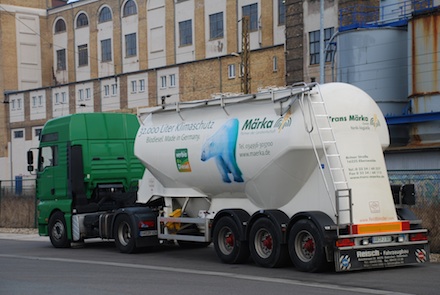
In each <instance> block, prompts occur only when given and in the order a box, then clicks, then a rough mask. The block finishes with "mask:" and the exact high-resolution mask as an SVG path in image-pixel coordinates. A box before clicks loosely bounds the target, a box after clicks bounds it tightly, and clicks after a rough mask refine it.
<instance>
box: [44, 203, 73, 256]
mask: <svg viewBox="0 0 440 295" xmlns="http://www.w3.org/2000/svg"><path fill="white" fill-rule="evenodd" d="M49 238H50V242H51V243H52V245H53V246H54V247H55V248H69V247H70V241H69V239H68V238H67V227H66V219H65V218H64V214H63V213H62V212H60V211H58V212H55V213H54V214H53V215H52V216H51V217H50V220H49Z"/></svg>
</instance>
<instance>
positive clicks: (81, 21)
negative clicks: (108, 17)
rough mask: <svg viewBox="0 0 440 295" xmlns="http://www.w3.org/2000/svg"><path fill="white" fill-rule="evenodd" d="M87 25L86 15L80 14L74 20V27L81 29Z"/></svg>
mask: <svg viewBox="0 0 440 295" xmlns="http://www.w3.org/2000/svg"><path fill="white" fill-rule="evenodd" d="M88 25H89V19H88V18H87V15H86V14H85V13H81V14H80V15H78V18H77V19H76V27H77V28H82V27H87V26H88Z"/></svg>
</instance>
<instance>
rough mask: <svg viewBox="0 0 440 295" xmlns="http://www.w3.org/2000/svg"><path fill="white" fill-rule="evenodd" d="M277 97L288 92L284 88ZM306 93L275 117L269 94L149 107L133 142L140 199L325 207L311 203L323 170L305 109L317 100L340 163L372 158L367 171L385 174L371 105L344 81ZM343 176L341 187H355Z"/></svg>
mask: <svg viewBox="0 0 440 295" xmlns="http://www.w3.org/2000/svg"><path fill="white" fill-rule="evenodd" d="M319 89H320V92H318V90H319ZM283 91H284V92H285V93H287V94H288V93H290V91H291V90H289V89H287V90H283ZM310 94H311V96H310V99H308V98H307V93H306V96H305V98H304V99H303V100H302V105H303V106H302V107H301V103H300V101H301V99H297V98H298V97H297V96H295V97H291V98H288V97H287V98H286V99H285V102H284V103H283V106H287V105H288V104H289V103H291V108H290V110H289V111H287V112H285V113H284V114H282V115H280V114H279V112H277V107H278V106H279V102H276V103H275V102H274V101H273V99H271V98H270V97H271V96H272V94H270V93H262V94H257V95H256V98H253V99H241V100H242V101H240V102H238V101H239V100H240V99H236V100H235V102H230V101H229V99H225V100H224V101H223V102H222V101H219V102H218V103H215V102H213V101H203V102H197V103H192V104H182V105H178V106H176V107H174V108H173V110H168V108H169V107H165V109H161V108H159V109H156V110H155V111H154V112H152V113H150V114H148V116H147V117H146V119H145V120H144V121H143V124H142V125H141V127H140V129H139V131H138V134H137V137H136V142H135V154H136V156H137V157H138V158H139V159H140V160H141V161H142V162H143V163H144V165H145V167H146V168H147V170H148V171H147V174H149V178H148V180H145V179H144V184H143V186H144V190H143V191H142V193H143V194H146V193H148V194H149V195H150V196H154V195H162V196H168V197H173V196H175V197H203V196H205V197H208V198H211V199H215V198H220V199H222V200H223V199H225V200H239V199H248V200H249V201H250V202H251V203H252V204H253V205H254V206H255V208H272V209H273V208H282V207H284V208H287V209H286V210H288V211H289V210H290V211H291V212H292V213H294V212H293V211H295V210H301V209H304V208H305V207H311V208H307V209H309V210H312V209H313V207H314V206H315V205H316V206H324V207H331V206H330V205H329V204H328V201H326V202H327V203H326V202H322V201H319V199H317V198H316V197H317V196H316V194H318V193H319V190H318V189H317V188H318V187H320V188H322V179H319V177H320V175H319V174H320V173H318V172H319V170H320V169H327V168H330V167H326V165H327V164H325V159H324V158H325V157H323V152H322V145H323V144H322V140H320V139H319V134H318V129H319V127H320V126H317V123H316V120H315V118H316V117H317V114H316V113H315V115H314V114H313V113H312V112H311V109H310V106H313V107H314V110H315V111H316V110H317V109H316V107H315V105H321V106H322V104H320V103H319V102H320V101H324V102H325V105H326V106H327V111H328V115H329V120H330V123H331V126H332V128H333V132H334V135H335V137H336V139H337V140H341V142H342V144H343V145H344V146H345V147H342V148H341V151H343V153H344V155H343V156H341V160H342V161H343V163H344V165H347V168H350V167H351V166H353V165H354V164H352V162H353V161H349V162H350V163H351V164H350V163H347V161H348V160H347V159H346V158H345V157H348V158H349V159H351V160H353V159H354V158H356V159H358V157H359V160H360V159H361V157H364V156H365V157H367V158H368V157H369V159H370V160H372V161H375V162H376V159H372V158H373V157H374V158H375V157H379V159H378V160H377V161H378V162H377V163H376V164H375V165H374V167H375V168H374V169H382V170H383V171H381V173H383V174H384V175H386V169H385V167H384V161H383V156H382V149H383V148H385V147H387V146H388V144H389V136H388V129H387V126H386V122H385V119H384V117H383V115H382V112H381V111H380V109H379V108H378V107H377V105H376V103H375V102H374V101H373V100H372V99H371V98H370V97H369V96H368V95H367V94H366V93H365V92H363V91H362V90H360V89H359V88H356V87H354V86H351V85H348V84H344V83H329V84H325V85H322V86H316V87H314V88H313V89H312V90H311V91H310ZM321 95H322V96H321ZM299 97H301V95H300V96H299ZM310 102H315V104H311V103H310ZM212 104H214V105H212ZM320 112H321V113H322V111H320ZM318 124H319V123H318ZM308 131H311V134H312V138H314V143H315V144H316V146H317V152H318V155H319V157H320V159H319V161H318V160H317V157H316V154H315V150H314V148H313V145H312V141H311V139H310V136H309V133H308ZM354 135H356V136H354ZM362 138H365V139H366V142H365V143H363V142H362ZM372 138H373V139H374V140H371V139H372ZM350 140H354V141H357V143H356V142H354V143H353V146H354V147H356V149H358V150H355V151H353V150H351V148H350V146H351V145H352V143H350V142H349V141H350ZM347 141H348V142H349V143H347ZM370 150H374V153H370ZM350 165H351V166H350ZM367 166H368V165H367ZM350 169H352V168H350ZM346 170H347V171H346V173H347V178H348V181H351V180H352V182H358V181H359V180H358V179H357V178H355V177H351V176H349V175H348V173H349V172H348V169H346ZM350 171H351V170H350ZM326 173H328V169H327V172H326ZM312 176H313V177H312ZM152 178H154V180H152ZM312 178H313V179H312ZM352 178H353V179H352ZM367 180H368V181H371V180H373V178H369V179H367ZM387 180H388V178H386V179H385V181H386V182H387ZM362 181H363V182H365V179H364V180H362ZM387 185H388V184H387ZM145 187H146V188H147V189H145ZM365 187H368V184H365V183H364V184H362V189H364V188H365ZM367 190H368V189H367ZM359 191H360V190H359ZM333 195H334V194H333ZM150 196H148V197H147V198H149V197H150ZM296 197H298V200H301V201H300V202H301V205H300V206H298V204H294V202H293V200H294V199H296ZM375 198H377V197H375ZM333 202H334V200H333ZM225 206H229V207H230V208H231V207H236V206H233V204H228V205H225ZM295 206H296V207H297V208H296V209H293V207H295ZM321 209H322V208H321ZM322 210H323V211H329V212H330V211H332V210H331V209H327V210H325V209H322Z"/></svg>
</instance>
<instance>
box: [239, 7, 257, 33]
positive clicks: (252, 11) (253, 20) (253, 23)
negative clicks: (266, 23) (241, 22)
mask: <svg viewBox="0 0 440 295" xmlns="http://www.w3.org/2000/svg"><path fill="white" fill-rule="evenodd" d="M242 9H243V17H245V16H248V17H249V30H250V31H256V30H258V4H257V3H254V4H250V5H245V6H243V8H242Z"/></svg>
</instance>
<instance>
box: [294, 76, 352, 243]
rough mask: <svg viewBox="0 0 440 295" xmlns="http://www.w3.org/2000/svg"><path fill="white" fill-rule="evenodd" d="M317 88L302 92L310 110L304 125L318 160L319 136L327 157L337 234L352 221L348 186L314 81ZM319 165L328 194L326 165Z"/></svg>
mask: <svg viewBox="0 0 440 295" xmlns="http://www.w3.org/2000/svg"><path fill="white" fill-rule="evenodd" d="M316 88H317V89H318V91H317V92H316V93H313V94H315V95H311V94H312V93H311V92H312V91H314V90H312V89H311V90H310V91H309V92H308V93H307V94H303V96H304V95H307V99H306V102H307V103H308V107H309V112H311V113H310V118H311V120H310V121H311V122H310V124H311V126H310V127H306V128H307V129H308V130H307V131H308V132H309V135H310V139H311V141H312V145H313V149H314V150H315V154H316V157H317V159H318V163H319V159H320V158H321V157H320V156H319V153H318V146H317V144H316V141H318V140H319V143H320V144H321V146H322V150H323V153H324V156H325V159H326V163H325V164H326V165H327V168H328V171H329V175H330V178H331V181H332V183H333V188H334V191H335V203H336V208H334V210H335V212H336V214H335V217H336V224H337V231H338V235H339V229H340V227H341V226H343V225H348V224H352V223H353V212H352V198H351V189H350V188H349V187H348V181H347V178H346V175H345V171H344V166H343V164H342V159H341V155H340V153H339V150H338V146H337V142H336V139H335V134H334V132H333V128H332V126H331V118H330V115H329V113H328V111H327V107H326V105H325V101H324V99H323V97H322V95H321V91H320V90H319V85H317V84H316ZM316 88H315V89H316ZM301 100H302V108H303V110H304V111H303V112H305V111H306V108H305V105H304V99H301ZM306 125H307V124H306ZM313 125H314V126H316V129H317V133H318V138H316V137H314V136H313V134H312V131H313V129H314V127H313ZM321 168H322V169H321V174H322V176H323V179H324V182H325V186H326V189H327V194H328V195H329V196H330V190H329V187H328V184H327V181H326V177H325V174H324V171H325V167H324V166H323V165H322V164H321ZM342 215H344V216H343V217H344V220H347V219H348V220H349V223H346V222H344V223H341V219H342V218H341V216H342Z"/></svg>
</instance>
